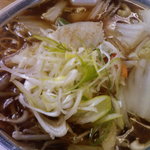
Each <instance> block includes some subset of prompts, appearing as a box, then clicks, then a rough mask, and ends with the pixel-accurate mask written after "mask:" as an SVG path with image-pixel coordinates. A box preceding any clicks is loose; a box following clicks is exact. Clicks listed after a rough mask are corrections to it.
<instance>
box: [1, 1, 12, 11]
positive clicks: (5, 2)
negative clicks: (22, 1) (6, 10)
mask: <svg viewBox="0 0 150 150" xmlns="http://www.w3.org/2000/svg"><path fill="white" fill-rule="evenodd" d="M14 1H15V0H0V9H2V8H3V7H5V6H7V5H8V4H10V3H12V2H14Z"/></svg>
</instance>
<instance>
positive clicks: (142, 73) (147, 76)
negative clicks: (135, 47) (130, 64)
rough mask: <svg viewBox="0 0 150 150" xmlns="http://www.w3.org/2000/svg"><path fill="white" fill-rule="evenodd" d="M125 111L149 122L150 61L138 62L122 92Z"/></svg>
mask: <svg viewBox="0 0 150 150" xmlns="http://www.w3.org/2000/svg"><path fill="white" fill-rule="evenodd" d="M124 99H125V102H126V105H127V109H128V110H129V111H130V112H132V113H135V114H137V115H138V116H140V117H142V118H144V119H147V120H149V121H150V115H149V114H150V61H148V60H140V61H139V63H138V64H137V66H136V68H135V69H134V70H133V71H132V72H131V73H130V76H129V79H128V81H127V86H126V88H125V90H124Z"/></svg>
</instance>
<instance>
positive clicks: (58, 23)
mask: <svg viewBox="0 0 150 150" xmlns="http://www.w3.org/2000/svg"><path fill="white" fill-rule="evenodd" d="M69 23H70V22H69V21H67V20H66V19H64V18H61V17H59V18H58V19H57V21H56V24H57V25H58V26H63V25H66V24H69Z"/></svg>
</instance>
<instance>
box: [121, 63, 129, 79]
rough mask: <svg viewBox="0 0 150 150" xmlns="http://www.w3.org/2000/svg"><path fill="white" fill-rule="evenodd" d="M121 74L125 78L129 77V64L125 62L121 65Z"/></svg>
mask: <svg viewBox="0 0 150 150" xmlns="http://www.w3.org/2000/svg"><path fill="white" fill-rule="evenodd" d="M121 76H122V77H124V78H127V77H128V69H127V66H126V65H125V64H122V65H121Z"/></svg>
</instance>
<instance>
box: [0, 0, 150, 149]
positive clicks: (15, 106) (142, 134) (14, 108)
mask: <svg viewBox="0 0 150 150" xmlns="http://www.w3.org/2000/svg"><path fill="white" fill-rule="evenodd" d="M57 2H58V0H54V1H49V2H46V3H43V4H41V5H38V6H36V7H35V8H29V9H27V10H26V11H25V12H24V13H23V14H22V15H23V16H30V15H32V16H35V17H37V18H38V19H39V20H41V21H44V22H45V23H47V24H51V23H50V22H48V21H45V20H43V19H42V18H41V15H42V14H43V13H44V12H46V11H47V10H48V9H49V8H50V7H52V6H54V5H55V4H56V3H57ZM127 4H128V5H129V7H130V9H131V10H133V12H135V13H138V10H139V9H141V8H139V7H138V6H134V4H129V3H127ZM78 8H79V7H78V6H76V7H75V6H72V5H71V4H70V3H68V5H67V8H66V9H65V11H64V12H63V14H62V15H61V17H62V18H64V19H66V20H67V21H68V22H70V23H73V22H79V21H87V16H88V15H89V13H90V11H91V10H92V7H80V9H84V8H85V11H84V10H83V12H82V11H81V13H79V14H75V13H74V12H75V11H76V9H78ZM71 12H73V13H71ZM81 15H82V17H80V16H81ZM88 21H89V20H88ZM92 21H101V20H92ZM102 21H103V20H102ZM17 25H18V26H19V23H18V22H17V18H16V21H12V22H10V26H11V29H12V31H14V30H15V27H17ZM9 29H10V28H8V25H6V26H5V27H3V28H2V29H1V30H0V32H1V34H0V39H1V38H3V37H9V38H6V39H4V41H3V42H4V43H3V44H4V45H7V44H8V43H11V42H10V41H11V40H12V39H13V38H14V39H15V40H16V44H12V45H11V44H10V45H9V46H8V47H5V46H4V45H2V44H0V58H3V57H4V56H8V55H11V54H13V53H15V52H17V51H18V50H20V49H21V48H22V47H23V46H24V45H25V44H29V43H27V42H26V37H28V36H30V35H29V34H28V31H25V32H24V34H25V36H24V37H19V36H18V35H16V34H13V32H12V31H9ZM17 41H19V45H17ZM12 49H13V50H14V51H11V50H12ZM5 73H6V72H2V73H1V72H0V79H1V78H2V75H3V74H5ZM13 90H16V88H15V86H14V85H12V84H11V83H10V85H9V88H7V89H5V90H4V91H3V90H2V92H5V91H6V92H8V91H13ZM0 92H1V91H0ZM18 94H19V93H17V92H16V95H14V96H9V97H7V98H6V97H1V96H0V113H1V114H3V115H4V116H7V117H8V118H10V119H12V116H13V118H19V117H20V116H21V115H22V114H23V111H25V110H26V111H28V112H29V114H30V117H29V120H28V122H26V123H22V124H18V125H17V127H18V129H19V130H20V131H23V130H24V129H32V127H35V131H37V130H38V132H39V133H44V132H43V131H42V129H41V128H40V127H39V126H37V121H36V119H35V118H34V117H33V115H32V112H30V111H29V110H27V109H25V108H24V107H23V106H22V105H21V104H20V103H19V102H18V100H16V96H17V95H18ZM6 102H10V104H9V105H8V106H7V107H6V108H5V105H6ZM142 122H143V123H145V124H148V125H150V124H149V123H147V122H145V121H144V120H142ZM132 125H133V126H134V127H135V130H133V132H132V133H131V134H130V135H129V136H127V140H129V141H130V142H132V141H133V140H135V139H136V137H138V138H139V139H140V142H141V143H144V142H146V141H148V140H149V139H150V131H149V130H145V129H143V128H142V127H141V126H139V125H137V124H136V123H133V124H132ZM0 128H1V129H2V130H3V131H4V132H6V133H7V134H9V135H10V136H11V135H12V133H13V131H14V130H15V126H14V124H10V123H6V122H3V121H0ZM78 128H79V126H78V125H74V130H78ZM80 129H82V131H83V130H85V129H86V127H84V126H83V127H80ZM127 130H128V129H126V130H124V131H123V132H122V133H120V135H122V134H124V133H125V132H126V131H127ZM82 131H79V132H80V133H82ZM70 136H71V135H70V134H67V135H66V136H65V137H63V138H60V139H56V143H54V144H50V145H51V146H50V149H51V150H53V149H54V150H59V149H61V150H63V149H64V150H66V149H67V146H68V145H69V143H70V142H72V137H70ZM87 138H88V136H87V137H85V139H83V141H82V142H80V144H85V143H86V144H89V143H87V141H86V140H87ZM66 139H67V140H66ZM20 143H24V144H27V145H29V146H31V147H32V148H38V149H41V148H42V146H43V145H44V143H45V141H40V142H39V141H38V142H31V141H23V142H19V143H17V144H20ZM118 148H119V150H128V149H129V148H127V147H122V146H120V147H118ZM47 149H49V147H47Z"/></svg>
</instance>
